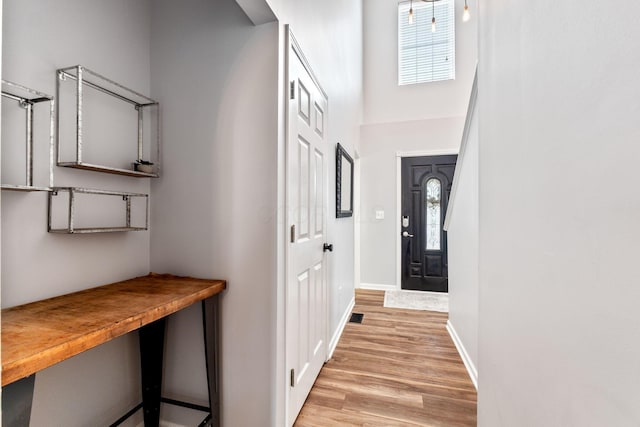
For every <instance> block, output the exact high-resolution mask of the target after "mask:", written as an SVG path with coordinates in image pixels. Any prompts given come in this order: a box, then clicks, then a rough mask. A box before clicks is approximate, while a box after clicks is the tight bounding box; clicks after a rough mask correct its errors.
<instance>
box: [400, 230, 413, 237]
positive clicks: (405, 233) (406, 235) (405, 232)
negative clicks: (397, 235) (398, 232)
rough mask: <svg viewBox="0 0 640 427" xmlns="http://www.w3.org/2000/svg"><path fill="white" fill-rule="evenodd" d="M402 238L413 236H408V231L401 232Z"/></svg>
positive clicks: (411, 235)
mask: <svg viewBox="0 0 640 427" xmlns="http://www.w3.org/2000/svg"><path fill="white" fill-rule="evenodd" d="M402 237H413V234H409V232H408V231H403V232H402Z"/></svg>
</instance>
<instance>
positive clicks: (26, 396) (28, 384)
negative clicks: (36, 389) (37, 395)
mask: <svg viewBox="0 0 640 427" xmlns="http://www.w3.org/2000/svg"><path fill="white" fill-rule="evenodd" d="M35 381H36V374H33V375H31V376H28V377H26V378H23V379H21V380H18V381H16V382H13V383H11V384H8V385H6V386H4V387H2V425H3V426H15V427H29V421H31V403H32V402H33V386H34V384H35Z"/></svg>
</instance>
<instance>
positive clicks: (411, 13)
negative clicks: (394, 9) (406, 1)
mask: <svg viewBox="0 0 640 427" xmlns="http://www.w3.org/2000/svg"><path fill="white" fill-rule="evenodd" d="M465 1H466V0H465ZM411 24H413V0H411V5H410V6H409V25H411Z"/></svg>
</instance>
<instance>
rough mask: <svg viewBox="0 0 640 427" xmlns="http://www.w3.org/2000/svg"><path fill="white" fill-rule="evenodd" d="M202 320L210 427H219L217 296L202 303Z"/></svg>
mask: <svg viewBox="0 0 640 427" xmlns="http://www.w3.org/2000/svg"><path fill="white" fill-rule="evenodd" d="M202 319H203V322H204V349H205V361H206V363H207V385H208V387H209V407H210V408H211V420H210V424H209V425H210V426H211V427H220V391H219V377H218V375H219V374H218V367H219V362H218V355H219V353H218V351H219V348H218V339H219V332H218V325H219V308H218V295H214V296H212V297H211V298H207V299H206V300H204V301H202Z"/></svg>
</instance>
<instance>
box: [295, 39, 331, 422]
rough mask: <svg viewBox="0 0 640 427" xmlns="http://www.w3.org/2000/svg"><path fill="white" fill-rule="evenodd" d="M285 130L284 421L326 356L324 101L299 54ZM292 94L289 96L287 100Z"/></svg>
mask: <svg viewBox="0 0 640 427" xmlns="http://www.w3.org/2000/svg"><path fill="white" fill-rule="evenodd" d="M288 54H289V55H288V61H289V64H288V72H289V84H290V86H289V88H290V91H291V92H290V94H289V95H290V96H289V102H288V115H287V117H288V125H287V127H288V129H287V177H286V181H287V206H288V210H287V223H288V225H289V226H290V227H291V229H290V236H289V241H288V243H287V245H288V250H287V300H286V301H287V308H286V328H287V330H286V342H287V369H288V370H289V374H290V387H289V396H288V411H287V412H288V416H287V422H288V425H289V426H291V425H292V424H293V423H294V421H295V419H296V417H297V415H298V413H299V412H300V409H301V408H302V405H303V404H304V401H305V399H306V398H307V395H308V394H309V391H310V390H311V387H312V386H313V383H314V381H315V379H316V378H317V376H318V373H319V372H320V369H321V368H322V365H323V363H324V362H325V359H326V354H327V343H326V331H327V306H326V304H327V298H326V293H327V272H326V262H325V255H324V252H323V244H324V243H325V241H326V240H325V239H326V217H327V215H326V210H327V191H326V188H327V161H326V158H327V152H328V147H327V143H326V141H325V139H324V138H325V131H324V130H325V128H326V117H327V115H326V110H327V100H326V98H325V96H324V94H323V92H322V90H321V89H320V88H319V86H318V85H317V84H316V82H315V80H314V79H313V78H312V77H311V74H310V73H309V72H308V70H307V68H306V67H305V65H304V62H303V61H302V60H301V59H300V56H299V55H298V49H297V47H294V46H293V45H292V46H290V48H289V52H288ZM291 95H293V96H291Z"/></svg>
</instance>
